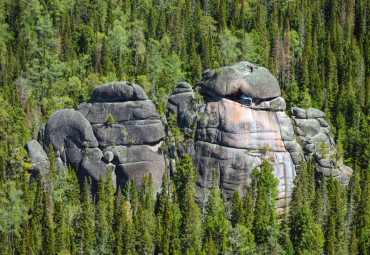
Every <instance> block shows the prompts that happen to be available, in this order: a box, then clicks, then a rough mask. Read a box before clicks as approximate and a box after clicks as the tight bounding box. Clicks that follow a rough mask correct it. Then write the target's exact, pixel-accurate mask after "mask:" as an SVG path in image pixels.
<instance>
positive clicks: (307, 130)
mask: <svg viewBox="0 0 370 255" xmlns="http://www.w3.org/2000/svg"><path fill="white" fill-rule="evenodd" d="M294 121H295V123H296V125H297V133H298V135H302V136H311V137H312V136H315V135H316V134H318V133H320V129H321V125H320V123H319V122H318V121H317V120H315V119H295V120H294Z"/></svg>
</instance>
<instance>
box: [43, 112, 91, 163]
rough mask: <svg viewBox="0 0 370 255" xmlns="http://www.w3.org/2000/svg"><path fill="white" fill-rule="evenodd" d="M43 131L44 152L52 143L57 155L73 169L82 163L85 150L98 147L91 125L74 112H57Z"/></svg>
mask: <svg viewBox="0 0 370 255" xmlns="http://www.w3.org/2000/svg"><path fill="white" fill-rule="evenodd" d="M42 131H43V133H42V134H41V135H40V137H42V142H43V148H44V150H45V151H47V150H48V148H49V144H50V143H51V144H52V145H53V148H54V152H55V154H56V155H57V156H60V157H61V158H62V159H63V160H65V162H66V163H68V164H71V165H72V166H73V167H77V165H78V164H79V163H80V162H81V160H82V157H83V155H82V150H83V149H85V148H86V147H90V148H91V147H97V146H98V141H97V140H96V138H95V136H94V132H93V130H92V128H91V125H90V123H89V122H88V121H87V120H86V119H85V117H84V116H83V115H82V114H81V113H79V112H77V111H74V110H68V109H64V110H59V111H56V112H55V113H53V114H52V115H51V116H50V118H49V120H48V121H47V123H46V124H45V127H44V129H43V130H42Z"/></svg>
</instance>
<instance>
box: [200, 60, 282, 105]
mask: <svg viewBox="0 0 370 255" xmlns="http://www.w3.org/2000/svg"><path fill="white" fill-rule="evenodd" d="M203 78H204V82H202V84H201V91H202V92H203V93H206V94H208V95H211V96H214V97H217V96H230V95H240V94H245V95H248V96H250V97H254V98H259V99H269V98H275V97H278V96H280V94H281V93H280V87H279V84H278V81H277V79H276V78H275V77H274V76H273V75H272V74H271V73H270V72H269V71H268V70H267V69H265V68H263V67H257V66H254V65H253V64H251V63H249V62H246V61H245V62H239V63H237V64H235V65H233V66H227V67H223V68H221V70H220V71H218V72H217V73H215V72H214V71H211V70H207V71H206V72H204V73H203Z"/></svg>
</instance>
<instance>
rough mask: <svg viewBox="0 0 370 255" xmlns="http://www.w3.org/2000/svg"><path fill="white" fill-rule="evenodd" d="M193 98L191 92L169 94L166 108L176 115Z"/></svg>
mask: <svg viewBox="0 0 370 255" xmlns="http://www.w3.org/2000/svg"><path fill="white" fill-rule="evenodd" d="M193 98H194V93H193V92H186V93H180V94H174V95H171V96H170V97H169V98H168V103H167V108H168V109H169V110H170V113H173V114H176V115H178V114H179V113H180V112H182V111H183V110H184V109H185V108H187V106H188V105H189V103H190V101H191V100H192V99H193Z"/></svg>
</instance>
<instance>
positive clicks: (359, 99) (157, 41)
mask: <svg viewBox="0 0 370 255" xmlns="http://www.w3.org/2000/svg"><path fill="white" fill-rule="evenodd" d="M366 8H367V5H366V1H363V0H358V1H354V2H353V1H349V0H344V1H339V0H335V1H332V2H330V1H321V2H310V1H290V0H289V1H280V2H279V1H278V2H276V3H269V2H266V3H265V2H264V3H262V2H261V3H260V2H257V1H244V0H241V1H234V0H230V1H224V0H222V1H189V0H186V1H180V2H179V1H151V0H140V1H136V2H135V1H117V0H107V1H97V0H91V1H87V0H73V1H72V0H58V1H40V0H29V1H0V123H1V125H0V190H1V194H2V195H1V197H0V201H1V206H0V212H1V215H2V216H4V215H5V212H8V210H9V201H11V200H12V201H16V202H14V206H16V207H18V209H17V210H16V211H15V212H17V215H18V216H17V217H16V218H14V220H13V223H12V224H13V225H14V226H13V227H14V228H13V227H12V228H10V227H9V224H10V225H12V224H11V223H9V224H8V225H7V224H5V225H4V217H5V216H4V217H1V222H2V223H1V226H6V228H7V229H8V230H6V231H3V229H4V228H2V231H0V243H1V247H3V250H2V251H1V252H2V253H6V254H11V253H13V252H14V253H15V254H18V253H19V254H22V253H23V254H41V253H44V254H45V253H49V254H52V253H58V254H78V253H80V254H82V253H84V254H91V253H106V252H107V253H116V254H121V253H123V254H140V253H143V252H144V250H143V249H144V247H145V249H146V250H145V251H149V250H150V251H149V252H154V253H155V254H159V253H163V254H186V253H189V254H191V253H197V254H199V253H201V250H202V251H203V252H205V253H207V254H214V253H218V254H220V253H222V254H235V253H238V254H243V253H246V254H250V253H253V252H257V253H258V252H260V253H269V254H271V253H281V254H292V253H293V252H294V253H297V254H299V253H309V254H318V253H321V252H322V250H324V252H325V253H338V254H356V253H358V254H369V253H370V250H369V249H370V248H369V247H370V245H369V241H368V240H370V238H369V236H370V234H369V230H368V229H369V218H370V217H369V212H370V209H369V204H370V203H369V201H368V200H369V197H370V195H369V169H368V166H369V158H370V142H369V137H370V135H369V134H370V124H369V123H370V118H369V109H370V107H369V106H370V100H369V93H370V92H369V91H370V90H369V88H370V85H369V84H370V82H369V77H370V76H369V70H370V69H369V67H370V65H369V62H370V61H369V60H370V59H369V56H370V54H369V53H368V49H369V48H370V47H369V39H368V32H367V30H366V24H367V23H368V22H366V11H364V10H365V9H366ZM241 60H246V61H250V62H252V63H255V64H257V65H261V66H264V67H266V68H268V69H269V70H270V71H271V72H272V73H273V74H274V75H275V76H276V78H277V79H278V81H279V84H280V86H281V89H282V95H283V97H284V98H285V100H286V102H287V111H289V109H290V107H292V106H296V105H298V106H302V107H315V108H319V109H321V110H323V111H325V113H326V120H327V121H328V122H329V123H330V124H331V125H332V128H333V130H334V131H335V136H336V137H335V140H336V141H338V142H337V146H338V151H337V154H335V155H333V158H332V159H335V162H339V161H340V160H341V159H340V158H341V157H342V156H343V157H344V160H345V162H346V164H348V165H350V166H351V167H352V168H353V169H354V170H355V172H354V175H353V178H352V179H351V182H350V184H349V188H348V190H342V189H341V187H340V185H339V183H338V182H336V181H335V180H334V178H333V177H330V178H329V181H328V186H327V184H326V180H325V178H324V176H323V179H322V180H321V184H320V185H319V187H316V186H315V184H314V182H313V180H314V177H313V176H314V172H313V166H312V163H307V166H304V165H303V164H302V165H301V166H300V169H299V171H298V172H297V178H296V181H295V188H294V190H293V192H292V201H291V204H290V205H289V208H290V210H289V212H287V215H288V216H287V217H285V219H286V220H285V222H286V223H284V224H285V225H284V224H283V223H281V224H280V222H279V221H278V220H277V218H278V215H277V214H276V211H275V209H276V199H277V190H276V180H275V179H274V178H273V174H272V169H271V167H269V166H268V164H267V163H264V164H263V166H262V167H261V171H258V170H257V169H256V170H253V173H252V176H251V185H250V186H249V188H248V191H247V194H246V196H245V197H244V198H240V199H241V200H242V201H243V200H244V204H243V206H242V208H243V210H241V206H240V205H241V203H240V199H237V197H235V199H234V200H235V201H234V214H233V213H231V215H230V216H232V215H234V216H233V217H232V218H229V219H228V220H230V224H234V225H235V228H231V227H229V228H226V224H225V217H226V216H225V214H226V213H225V212H224V208H225V205H224V203H223V202H222V201H221V198H220V197H221V194H220V193H221V192H220V190H219V189H218V188H217V187H216V186H215V185H214V186H213V187H212V189H211V191H210V193H209V198H208V201H212V202H208V203H207V205H206V210H205V212H204V214H205V215H203V218H202V217H201V216H200V213H199V209H197V207H196V204H195V203H194V202H193V201H192V196H193V194H194V191H193V186H194V184H193V183H194V179H195V173H194V170H193V167H192V165H191V159H190V157H189V158H187V159H183V158H181V159H180V161H179V163H178V167H177V168H178V169H180V171H177V172H176V173H174V176H173V177H174V179H173V184H174V185H170V187H169V188H168V195H166V194H165V193H166V192H163V194H162V195H161V196H159V197H158V199H159V200H161V202H158V203H159V204H160V205H158V207H155V210H154V204H155V203H154V198H153V197H152V196H151V195H150V196H149V195H148V194H149V193H150V192H151V191H150V190H151V189H152V188H150V187H151V186H152V185H151V184H150V183H151V181H150V178H149V177H146V180H145V182H144V184H145V185H144V191H142V190H140V192H139V193H138V192H137V189H136V186H135V182H134V180H129V181H127V182H126V186H125V187H124V188H123V193H124V195H123V197H122V198H121V199H118V195H117V201H116V205H115V206H114V204H113V202H112V201H113V200H114V198H113V193H114V189H113V188H112V186H111V185H110V184H109V183H110V182H109V180H108V179H109V178H110V177H109V176H108V177H106V178H107V179H105V180H104V181H103V184H102V187H103V188H102V189H101V192H100V194H101V197H102V199H101V200H100V198H99V197H95V198H94V197H93V196H92V194H90V191H89V188H88V187H87V186H88V184H87V183H86V185H85V186H84V191H83V192H80V187H79V184H78V181H77V177H76V173H75V172H74V170H72V169H68V170H67V169H65V170H59V173H58V174H56V168H55V165H54V163H55V162H54V160H55V156H53V155H52V154H51V151H52V150H49V152H50V155H49V161H50V169H51V173H52V176H51V177H49V176H44V177H41V176H40V178H39V180H37V181H36V180H33V179H32V178H31V180H29V176H28V173H27V172H28V171H29V167H30V163H29V162H30V160H29V158H28V156H27V153H26V152H25V150H24V149H13V150H12V148H16V147H19V148H21V147H22V146H23V145H24V143H25V142H27V141H29V140H31V137H33V138H35V137H36V136H37V134H38V131H39V129H40V127H41V126H42V125H43V124H44V123H45V121H46V120H47V118H48V117H49V116H50V115H51V114H52V113H53V112H55V111H56V110H59V109H62V108H75V107H77V106H78V104H79V103H80V102H82V101H86V100H88V99H89V98H90V96H91V93H92V89H93V88H94V87H96V86H97V85H100V84H102V83H105V82H109V81H116V80H128V81H131V82H136V83H138V84H140V85H141V86H142V87H143V88H144V90H145V91H146V93H147V94H148V96H149V97H150V99H154V100H156V99H158V98H164V97H165V96H166V95H167V94H170V93H172V90H173V88H174V87H175V86H176V85H177V84H178V82H180V81H184V80H185V79H188V80H189V82H191V84H192V85H195V84H197V83H199V81H200V80H201V74H202V71H203V70H205V69H208V68H214V69H215V70H217V69H218V68H220V66H225V65H232V64H234V63H236V62H237V61H241ZM196 99H197V100H201V99H200V98H198V94H196ZM165 104H166V103H165V101H164V99H161V100H160V102H159V103H158V113H159V115H160V116H163V113H165V112H166V109H165V108H166V106H165ZM112 120H113V118H112ZM167 120H168V130H169V132H168V133H169V134H170V137H169V139H168V140H167V141H166V142H167V146H168V147H169V148H171V146H173V145H177V144H179V143H182V142H183V141H184V139H185V136H184V134H183V133H182V132H181V131H180V129H179V128H178V124H177V116H176V115H170V116H168V118H167ZM107 124H108V125H112V124H114V120H113V121H107ZM130 143H131V144H134V143H135V141H134V140H133V138H132V139H131V141H130ZM163 144H165V143H163ZM164 147H166V146H164ZM317 148H319V153H318V156H321V157H323V158H325V157H327V156H328V148H327V146H326V145H325V146H324V145H323V144H317ZM166 150H167V148H166ZM9 155H10V156H9ZM8 156H9V157H8ZM31 176H33V175H31ZM148 178H149V179H148ZM50 179H51V180H50ZM28 182H30V183H31V185H30V186H28ZM44 182H45V183H44ZM14 183H15V184H14ZM44 184H45V185H44ZM50 184H52V185H50ZM50 187H52V189H53V190H50ZM287 192H290V191H287ZM80 193H81V194H80ZM46 198H48V199H46ZM93 198H94V199H93ZM80 199H81V201H80ZM158 199H157V201H158ZM93 201H94V202H93ZM216 205H217V206H216ZM115 207H116V208H115ZM140 207H141V209H140ZM14 208H15V207H14ZM112 208H113V209H112ZM184 208H187V210H188V211H185V210H184ZM287 208H288V206H287ZM46 209H47V212H46ZM115 210H116V215H121V216H122V217H121V218H120V217H117V219H118V218H119V221H118V222H117V223H114V221H115V219H116V217H113V216H112V215H113V212H114V211H115ZM20 211H21V212H22V213H21V214H19V212H20ZM27 211H28V213H27ZM232 211H233V210H232ZM241 211H244V213H243V218H244V219H243V220H242V221H240V219H239V217H235V215H237V214H238V215H239V213H240V212H241ZM237 212H238V213H237ZM46 214H47V217H44V216H46ZM26 215H29V217H31V218H30V219H29V220H27V219H26V218H27V217H28V216H27V217H26ZM95 216H96V219H95ZM241 217H242V216H240V218H241ZM5 218H6V217H5ZM143 218H145V220H147V219H148V222H147V223H145V224H142V223H141V222H140V221H142V220H141V219H143ZM201 218H202V221H201ZM135 219H136V220H135ZM190 219H195V220H194V221H193V222H190ZM7 222H8V221H7ZM200 222H202V224H200ZM283 222H284V220H283ZM236 223H237V224H236ZM110 225H113V226H112V229H110ZM116 225H117V228H116ZM199 226H200V227H199ZM9 228H10V230H9ZM136 228H138V230H137V229H136ZM199 229H201V231H200V230H199ZM111 232H113V234H112V233H111ZM53 233H54V235H55V240H54V241H53V238H52V236H53ZM138 233H139V234H138ZM199 233H203V234H199ZM251 233H252V234H251ZM281 233H283V234H281ZM322 233H324V236H325V241H324V239H323V235H322ZM97 236H100V237H104V238H102V239H101V238H98V239H96V237H97ZM253 236H254V241H253ZM10 237H12V238H13V240H14V244H12V243H11V240H12V238H10ZM199 240H200V241H199ZM201 241H203V245H202V244H201ZM53 242H54V248H53ZM254 242H255V243H256V245H255V244H254ZM62 243H63V245H62ZM313 243H316V245H312V244H313ZM322 244H324V246H322ZM107 247H109V248H107ZM139 247H140V248H139ZM150 247H152V248H150ZM154 247H155V248H154ZM157 247H158V250H157ZM292 247H293V248H294V251H292V249H293V248H292ZM151 249H154V250H153V251H152V250H151Z"/></svg>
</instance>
